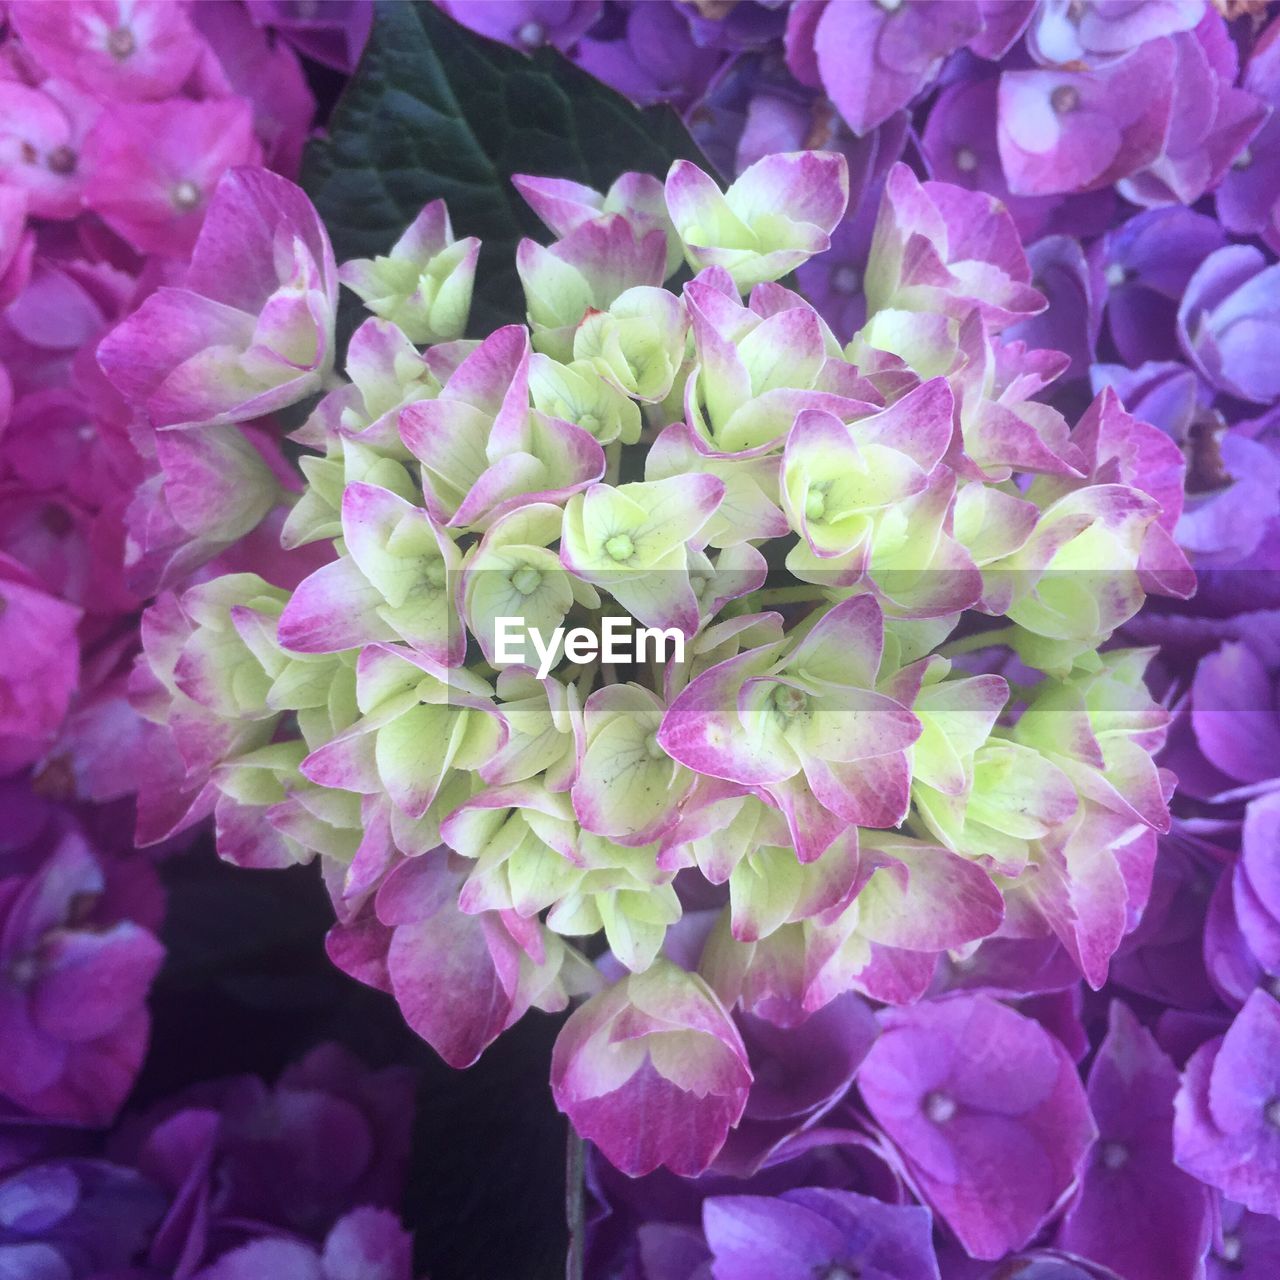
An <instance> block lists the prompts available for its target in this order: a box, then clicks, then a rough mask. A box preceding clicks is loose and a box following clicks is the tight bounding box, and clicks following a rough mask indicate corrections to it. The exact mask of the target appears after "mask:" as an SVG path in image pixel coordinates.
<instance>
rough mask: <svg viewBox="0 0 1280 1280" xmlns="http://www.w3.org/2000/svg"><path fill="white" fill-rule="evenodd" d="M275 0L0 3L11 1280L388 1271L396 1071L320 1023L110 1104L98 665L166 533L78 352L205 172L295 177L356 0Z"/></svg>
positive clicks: (106, 802)
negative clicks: (205, 1078) (247, 1065)
mask: <svg viewBox="0 0 1280 1280" xmlns="http://www.w3.org/2000/svg"><path fill="white" fill-rule="evenodd" d="M294 7H295V6H292V5H289V4H285V3H277V2H275V0H250V3H249V4H248V5H247V6H243V5H240V4H230V3H228V4H200V5H195V4H187V3H179V2H177V0H83V2H82V0H72V2H68V3H56V4H45V3H39V2H37V0H13V2H12V3H7V4H5V5H3V6H0V1045H3V1053H2V1054H0V1273H2V1274H4V1275H5V1276H13V1277H22V1278H23V1280H161V1277H163V1278H164V1280H177V1278H179V1277H180V1278H183V1280H197V1278H198V1280H260V1277H262V1276H263V1275H266V1274H270V1275H272V1276H278V1277H280V1280H409V1278H410V1273H411V1259H410V1241H409V1238H408V1236H407V1235H406V1233H405V1232H404V1231H403V1230H402V1229H401V1227H400V1225H399V1221H398V1218H397V1217H396V1216H395V1213H393V1212H391V1210H397V1209H398V1207H399V1204H400V1201H401V1198H402V1192H403V1186H404V1180H405V1174H406V1168H407V1162H408V1150H407V1146H408V1137H407V1131H406V1130H405V1128H404V1121H405V1117H406V1116H407V1115H411V1114H412V1110H413V1093H412V1080H411V1078H409V1076H408V1073H407V1072H402V1071H392V1072H383V1073H370V1072H368V1071H367V1070H366V1069H364V1068H363V1067H362V1066H361V1065H360V1064H358V1063H356V1062H355V1061H354V1060H352V1059H350V1058H349V1057H348V1056H347V1055H346V1054H345V1052H344V1051H342V1050H341V1049H339V1048H338V1047H337V1046H330V1047H328V1048H325V1049H323V1050H319V1051H317V1052H315V1053H314V1054H312V1055H311V1056H310V1057H308V1058H307V1059H306V1060H304V1061H302V1062H300V1063H298V1064H297V1065H295V1066H294V1067H293V1068H291V1069H290V1070H289V1071H288V1072H287V1073H286V1075H285V1076H284V1077H283V1078H282V1079H281V1081H280V1083H279V1085H278V1086H277V1087H276V1088H275V1089H274V1090H269V1089H267V1088H266V1086H264V1085H263V1083H262V1082H261V1081H259V1080H256V1079H254V1078H243V1079H237V1080H228V1081H220V1082H214V1083H210V1084H208V1085H205V1086H201V1087H200V1088H199V1089H197V1090H195V1091H193V1092H192V1093H190V1094H188V1095H184V1096H180V1097H175V1098H172V1099H171V1100H170V1101H169V1102H168V1103H166V1104H165V1105H164V1106H162V1107H158V1108H156V1109H155V1110H154V1111H153V1112H151V1113H149V1114H146V1115H134V1116H132V1117H130V1118H129V1119H127V1120H124V1121H120V1122H118V1123H117V1117H118V1115H119V1113H120V1111H121V1108H122V1107H123V1106H125V1105H126V1104H127V1099H128V1097H129V1095H130V1092H131V1090H132V1089H133V1088H134V1085H135V1081H136V1078H137V1076H138V1073H139V1070H140V1068H141V1067H142V1064H143V1061H144V1058H145V1056H146V1054H147V1051H148V1040H149V1032H150V1018H149V1015H148V1010H147V996H148V992H149V989H150V988H151V985H152V982H153V980H154V978H155V976H156V974H157V972H158V970H159V968H160V965H161V963H162V960H163V957H164V952H163V947H162V945H161V943H160V941H159V934H160V930H161V923H162V920H163V917H164V912H165V901H164V892H163V890H162V887H161V882H160V879H159V877H158V875H157V868H156V865H155V858H154V856H152V853H144V852H138V851H135V850H133V849H132V847H131V846H132V841H131V839H130V835H129V833H130V829H131V827H132V823H133V814H132V806H131V802H130V799H129V797H130V796H131V794H132V792H133V791H134V790H135V788H136V786H137V776H138V773H139V771H140V770H141V769H142V768H144V767H145V764H144V761H145V758H146V751H147V742H146V731H147V726H146V723H145V721H143V720H142V719H141V718H140V717H138V715H137V713H136V712H134V711H133V710H132V709H131V708H130V707H129V705H128V701H127V692H126V689H125V682H126V677H127V673H128V668H129V665H130V662H131V660H132V657H133V654H134V652H136V650H137V647H138V643H139V641H138V627H139V621H140V614H141V609H142V606H143V604H144V603H145V601H146V599H147V598H148V596H149V595H150V594H152V592H153V591H154V590H155V587H156V585H157V581H158V576H159V575H160V574H162V573H177V574H180V573H182V572H184V569H183V567H182V566H181V565H177V564H171V563H170V561H171V559H172V554H171V549H172V548H176V547H177V546H178V545H179V544H180V543H181V541H182V539H183V535H182V532H181V518H182V509H181V504H180V503H179V502H173V503H171V504H170V505H169V506H167V507H162V506H161V505H159V503H158V501H157V498H156V495H157V494H158V493H159V492H160V483H159V482H158V481H157V480H155V479H152V478H149V477H153V476H155V475H157V474H158V473H159V472H160V471H161V469H162V461H161V455H163V453H164V448H165V446H164V444H163V443H162V444H161V445H160V448H159V451H158V450H157V447H156V442H155V441H154V439H153V438H152V434H151V433H150V432H149V431H145V432H139V431H137V430H135V427H136V426H137V424H136V423H134V422H131V421H130V415H129V412H128V409H127V406H125V405H124V403H123V402H122V401H121V400H120V399H119V398H118V397H117V396H116V395H115V393H114V392H113V391H112V389H111V388H110V386H109V385H108V384H107V383H106V382H105V380H104V379H103V377H102V374H101V372H100V370H99V369H98V367H97V364H96V361H95V356H94V353H95V348H96V346H97V344H98V342H99V340H100V339H101V337H102V336H103V334H104V333H106V332H107V330H108V329H109V328H110V327H111V326H112V325H113V324H115V323H116V322H117V321H118V320H119V319H120V318H122V317H123V316H125V315H127V314H128V313H129V312H130V311H132V310H133V309H134V308H135V307H136V306H137V305H138V304H139V302H140V301H141V300H142V299H143V298H144V297H146V296H147V295H148V294H150V293H151V292H152V291H153V290H154V289H155V288H156V287H157V286H160V285H162V284H164V283H166V282H170V281H173V280H175V279H177V278H179V277H180V276H181V275H182V273H183V272H184V270H185V266H186V259H187V258H188V256H189V252H190V249H191V246H192V244H193V243H194V241H195V238H196V235H197V233H198V231H199V229H200V227H201V225H202V222H203V218H204V214H205V211H206V209H207V207H208V203H209V199H210V197H211V195H212V191H213V188H214V187H215V185H216V184H217V181H218V179H219V178H220V177H221V176H222V174H223V173H224V172H225V171H226V170H227V169H228V168H230V167H232V166H235V165H242V164H258V163H261V164H266V165H269V166H272V167H274V168H276V169H277V170H279V171H281V172H285V173H290V174H292V173H295V172H296V170H297V168H298V165H299V162H300V159H301V154H302V146H303V143H304V141H305V139H306V137H307V134H308V132H309V130H310V128H311V124H312V120H313V118H314V116H315V113H316V103H315V100H314V98H313V95H312V92H311V90H310V88H309V87H308V83H307V77H306V73H305V71H304V66H303V63H302V62H301V61H300V58H299V56H298V54H297V53H295V52H294V50H293V48H292V47H291V43H294V42H296V46H297V49H298V53H301V54H303V55H305V56H306V57H308V58H311V59H313V60H315V61H318V62H320V63H323V64H325V65H327V66H330V67H332V68H334V69H335V70H336V71H349V70H351V68H352V66H353V65H354V56H355V55H356V53H357V52H358V49H359V47H360V45H361V44H362V43H363V39H364V35H365V34H367V30H368V26H369V19H370V17H371V8H370V6H369V5H368V4H367V3H363V2H357V3H353V4H350V5H346V6H342V7H341V9H342V12H338V11H337V7H335V10H332V11H329V12H327V13H321V14H319V15H313V16H311V17H310V18H308V17H307V16H306V15H304V14H296V13H293V12H291V10H292V9H294ZM297 8H302V6H297ZM262 443H263V446H264V453H265V454H266V455H267V456H274V454H273V450H274V445H273V443H272V442H271V441H270V439H269V437H267V436H265V435H264V436H263V437H262ZM236 537H238V534H237V533H236V532H235V531H234V530H230V531H229V532H228V536H227V538H226V540H225V542H224V543H223V546H222V547H221V548H219V550H222V549H225V548H229V547H230V544H231V543H232V542H233V541H234V539H235V538H236ZM166 548H169V549H170V550H166ZM190 563H192V561H191V560H190V559H188V564H190ZM194 563H196V564H198V563H199V561H198V560H196V561H194ZM169 851H170V850H169V849H166V850H165V852H169ZM153 852H154V851H153ZM113 1124H115V1128H114V1129H113V1130H111V1131H110V1132H108V1131H107V1130H108V1128H109V1126H112V1125H113ZM304 1151H305V1152H308V1153H312V1154H314V1155H315V1156H316V1157H317V1158H318V1159H319V1160H320V1161H321V1162H322V1164H323V1176H322V1178H320V1179H317V1178H316V1177H315V1176H314V1170H312V1171H309V1178H310V1180H308V1179H307V1178H305V1177H302V1176H300V1174H301V1172H302V1171H303V1170H304V1169H305V1165H304V1164H303V1163H302V1160H301V1158H300V1155H299V1153H300V1152H304Z"/></svg>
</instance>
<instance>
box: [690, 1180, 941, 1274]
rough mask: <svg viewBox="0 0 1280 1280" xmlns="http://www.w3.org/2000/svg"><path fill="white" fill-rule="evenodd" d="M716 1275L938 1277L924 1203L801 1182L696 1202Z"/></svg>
mask: <svg viewBox="0 0 1280 1280" xmlns="http://www.w3.org/2000/svg"><path fill="white" fill-rule="evenodd" d="M702 1221H703V1230H704V1231H705V1233H706V1239H707V1244H708V1246H709V1247H710V1250H711V1254H712V1263H711V1275H712V1277H713V1278H714V1280H811V1278H812V1277H813V1276H815V1275H825V1276H833V1275H834V1276H839V1275H841V1274H844V1275H854V1276H860V1277H863V1278H864V1280H937V1277H938V1264H937V1261H936V1259H935V1258H934V1254H933V1242H932V1240H931V1239H930V1234H931V1233H930V1227H931V1225H932V1224H931V1220H930V1215H929V1212H928V1210H927V1209H922V1208H920V1207H918V1206H916V1205H891V1204H883V1203H882V1202H881V1201H879V1200H872V1199H870V1198H869V1197H867V1196H862V1195H857V1194H856V1193H854V1192H852V1191H829V1190H825V1189H820V1188H817V1187H806V1188H801V1189H799V1190H796V1191H784V1192H783V1193H782V1195H780V1196H777V1197H776V1198H769V1197H764V1196H750V1195H743V1196H715V1197H712V1198H711V1199H710V1200H708V1201H706V1203H705V1204H704V1205H703V1208H702Z"/></svg>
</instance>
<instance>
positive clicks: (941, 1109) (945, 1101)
mask: <svg viewBox="0 0 1280 1280" xmlns="http://www.w3.org/2000/svg"><path fill="white" fill-rule="evenodd" d="M924 1113H925V1115H927V1116H928V1117H929V1119H930V1120H932V1121H933V1123H934V1124H946V1123H947V1121H948V1120H950V1119H951V1117H952V1116H954V1115H955V1113H956V1103H955V1099H954V1098H951V1097H948V1096H947V1094H945V1093H940V1092H938V1091H937V1090H934V1091H933V1092H932V1093H927V1094H925V1099H924Z"/></svg>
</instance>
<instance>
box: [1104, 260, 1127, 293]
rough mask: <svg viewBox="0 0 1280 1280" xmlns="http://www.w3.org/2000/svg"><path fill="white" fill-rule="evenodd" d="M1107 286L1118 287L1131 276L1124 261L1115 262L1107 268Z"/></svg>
mask: <svg viewBox="0 0 1280 1280" xmlns="http://www.w3.org/2000/svg"><path fill="white" fill-rule="evenodd" d="M1106 277H1107V286H1108V287H1109V288H1111V289H1118V288H1119V287H1120V286H1121V285H1122V284H1124V282H1125V281H1126V280H1128V278H1129V272H1128V270H1127V269H1126V268H1125V266H1124V264H1123V263H1120V262H1113V263H1111V264H1110V265H1109V266H1108V267H1107V270H1106Z"/></svg>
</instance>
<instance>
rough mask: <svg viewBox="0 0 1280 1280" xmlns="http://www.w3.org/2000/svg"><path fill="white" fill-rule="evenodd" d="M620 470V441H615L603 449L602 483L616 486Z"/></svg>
mask: <svg viewBox="0 0 1280 1280" xmlns="http://www.w3.org/2000/svg"><path fill="white" fill-rule="evenodd" d="M621 470H622V441H621V440H615V441H614V442H613V443H612V444H607V445H605V447H604V482H605V484H613V485H616V484H617V483H618V474H619V472H620V471H621Z"/></svg>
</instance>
